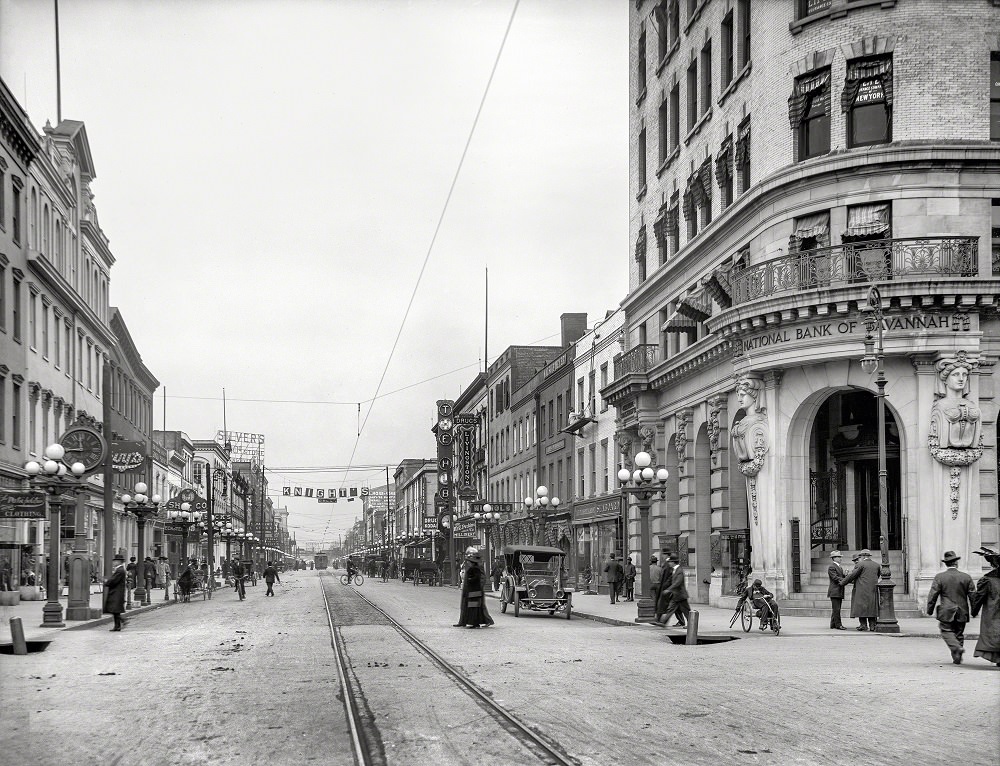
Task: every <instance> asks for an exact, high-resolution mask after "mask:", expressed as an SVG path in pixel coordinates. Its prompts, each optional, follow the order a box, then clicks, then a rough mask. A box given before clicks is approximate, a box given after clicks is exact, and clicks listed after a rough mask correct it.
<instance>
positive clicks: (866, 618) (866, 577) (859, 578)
mask: <svg viewBox="0 0 1000 766" xmlns="http://www.w3.org/2000/svg"><path fill="white" fill-rule="evenodd" d="M858 556H860V559H861V560H860V561H858V563H857V565H856V566H855V567H854V569H853V570H852V571H851V573H850V574H849V575H847V577H845V578H844V580H843V582H842V583H841V584H842V585H847V584H848V583H853V588H852V590H851V617H857V618H858V620H860V622H861V624H860V625H858V627H857V628H856V630H861V631H865V630H875V621H876V620H877V619H878V564H876V563H875V562H874V561H872V552H871V551H870V550H868V549H867V548H865V549H864V550H863V551H861V553H859V554H858Z"/></svg>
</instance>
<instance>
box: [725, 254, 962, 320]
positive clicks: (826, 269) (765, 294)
mask: <svg viewBox="0 0 1000 766" xmlns="http://www.w3.org/2000/svg"><path fill="white" fill-rule="evenodd" d="M978 258H979V240H978V239H977V238H976V237H914V238H903V239H885V240H879V241H876V242H852V243H849V244H842V245H834V246H833V247H822V248H819V249H817V250H806V251H803V252H800V253H791V254H789V255H786V256H782V257H781V258H775V259H773V260H770V261H765V262H764V263H758V264H755V265H753V266H749V267H747V268H745V269H741V270H738V271H734V272H733V274H732V275H731V277H730V281H731V283H732V291H733V292H732V295H733V304H734V305H739V304H742V303H749V302H750V301H756V300H760V299H762V298H769V297H771V296H773V295H780V294H782V293H791V292H797V291H801V290H814V289H821V288H828V287H839V286H842V285H852V284H862V283H868V282H892V281H898V280H903V279H912V278H914V277H921V276H927V277H974V276H976V274H977V273H978Z"/></svg>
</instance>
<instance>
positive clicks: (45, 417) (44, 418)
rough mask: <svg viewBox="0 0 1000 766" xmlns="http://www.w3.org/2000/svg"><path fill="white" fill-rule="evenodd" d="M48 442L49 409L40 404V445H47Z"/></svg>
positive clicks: (45, 405)
mask: <svg viewBox="0 0 1000 766" xmlns="http://www.w3.org/2000/svg"><path fill="white" fill-rule="evenodd" d="M51 443H52V442H50V441H49V407H48V405H47V404H42V444H45V445H48V444H51Z"/></svg>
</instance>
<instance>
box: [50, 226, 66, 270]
mask: <svg viewBox="0 0 1000 766" xmlns="http://www.w3.org/2000/svg"><path fill="white" fill-rule="evenodd" d="M62 233H63V232H62V221H59V220H57V221H56V238H55V241H54V242H53V245H54V247H53V248H52V249H53V250H54V251H55V252H54V253H53V258H52V262H53V263H54V264H55V265H56V268H57V269H59V270H60V271H61V270H62Z"/></svg>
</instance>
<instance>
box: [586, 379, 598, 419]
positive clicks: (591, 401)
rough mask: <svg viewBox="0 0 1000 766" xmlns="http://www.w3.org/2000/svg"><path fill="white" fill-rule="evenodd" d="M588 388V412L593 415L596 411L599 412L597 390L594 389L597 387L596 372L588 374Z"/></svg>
mask: <svg viewBox="0 0 1000 766" xmlns="http://www.w3.org/2000/svg"><path fill="white" fill-rule="evenodd" d="M587 388H588V396H587V412H588V414H590V415H591V416H592V415H593V414H594V413H595V412H597V392H596V391H595V390H594V389H595V388H597V373H596V372H591V373H590V375H588V376H587Z"/></svg>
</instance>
